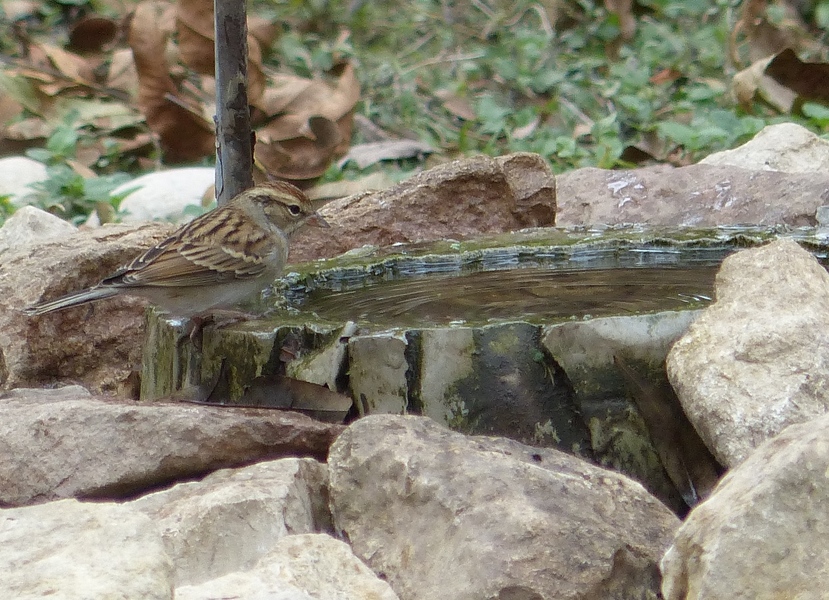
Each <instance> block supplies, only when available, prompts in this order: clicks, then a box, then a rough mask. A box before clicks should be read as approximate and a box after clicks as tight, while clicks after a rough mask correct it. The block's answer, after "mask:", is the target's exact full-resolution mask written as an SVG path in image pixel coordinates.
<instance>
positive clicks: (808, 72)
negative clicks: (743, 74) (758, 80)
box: [765, 48, 829, 104]
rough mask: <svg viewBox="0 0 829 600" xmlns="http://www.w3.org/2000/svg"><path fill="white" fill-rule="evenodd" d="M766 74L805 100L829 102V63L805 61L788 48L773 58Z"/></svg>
mask: <svg viewBox="0 0 829 600" xmlns="http://www.w3.org/2000/svg"><path fill="white" fill-rule="evenodd" d="M765 74H766V75H767V76H768V77H771V78H772V79H773V80H774V81H776V82H777V83H779V84H780V85H782V86H785V87H787V88H788V89H790V90H792V91H793V92H794V93H795V94H797V95H798V96H799V97H800V98H801V99H803V100H815V101H817V102H823V103H824V104H829V87H827V85H826V83H827V82H829V64H827V63H825V62H803V61H801V60H800V59H799V58H798V57H797V54H795V53H794V51H793V50H791V49H790V48H787V49H786V50H783V52H781V53H780V54H778V55H777V56H775V57H774V58H772V60H771V62H770V63H769V64H768V66H767V67H766V70H765Z"/></svg>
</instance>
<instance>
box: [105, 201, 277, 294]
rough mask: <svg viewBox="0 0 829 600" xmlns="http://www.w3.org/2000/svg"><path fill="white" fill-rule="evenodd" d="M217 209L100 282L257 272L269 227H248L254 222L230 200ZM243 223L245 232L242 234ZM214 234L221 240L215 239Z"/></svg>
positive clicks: (173, 281)
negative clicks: (224, 205)
mask: <svg viewBox="0 0 829 600" xmlns="http://www.w3.org/2000/svg"><path fill="white" fill-rule="evenodd" d="M219 211H221V212H220V213H219V214H215V213H216V211H214V212H212V213H207V214H205V215H202V216H201V217H199V218H198V219H195V220H194V221H192V222H190V223H189V224H188V225H187V226H185V227H184V228H183V229H181V230H180V231H179V232H178V234H177V235H175V236H172V237H170V238H167V239H166V240H164V241H163V242H161V243H160V244H158V245H157V246H155V247H154V248H151V249H150V250H148V251H147V252H145V253H144V254H143V255H141V256H139V257H138V258H136V259H135V260H134V261H132V263H130V264H129V265H128V266H127V267H126V268H125V269H124V270H123V271H122V272H120V273H118V274H116V275H114V276H113V277H111V278H109V279H107V280H105V281H104V283H105V284H108V285H123V286H140V285H149V286H169V287H179V286H191V285H211V284H215V283H221V282H225V281H230V280H232V279H249V278H253V277H257V276H259V275H261V274H262V273H263V272H264V271H265V269H266V268H267V267H266V265H265V263H264V259H265V257H266V256H267V253H268V251H269V250H270V247H271V244H270V239H269V233H268V232H266V231H264V230H262V229H260V228H255V229H253V230H251V225H252V223H250V221H248V220H247V218H246V216H245V215H244V213H242V211H241V210H240V209H238V208H237V207H235V206H233V205H228V206H226V207H223V208H222V209H219ZM208 217H209V218H208ZM217 217H220V218H217ZM243 226H244V228H245V232H246V233H245V236H244V238H243V237H242V236H241V235H240V232H241V231H242V230H243ZM218 240H221V242H222V243H221V244H217V243H216V242H217V241H218Z"/></svg>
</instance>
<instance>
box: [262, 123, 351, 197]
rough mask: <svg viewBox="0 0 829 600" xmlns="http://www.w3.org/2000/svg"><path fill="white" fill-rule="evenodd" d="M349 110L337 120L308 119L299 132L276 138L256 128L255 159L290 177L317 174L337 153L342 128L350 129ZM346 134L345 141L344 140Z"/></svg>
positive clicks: (296, 178) (278, 174) (269, 169)
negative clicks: (282, 138) (294, 134)
mask: <svg viewBox="0 0 829 600" xmlns="http://www.w3.org/2000/svg"><path fill="white" fill-rule="evenodd" d="M351 121H352V119H351V113H349V114H348V115H346V116H345V117H343V118H342V119H341V120H340V122H336V123H335V122H334V121H331V120H330V119H327V118H325V117H320V116H313V117H310V118H309V119H307V121H306V127H305V128H304V130H303V131H302V135H297V136H295V137H293V138H289V139H285V140H278V139H274V138H272V137H271V136H270V135H269V130H268V129H267V128H265V129H262V130H259V131H258V132H257V142H256V148H255V151H254V153H255V156H256V160H257V161H258V162H259V163H260V164H261V165H262V166H263V167H264V169H265V171H267V172H268V173H269V174H270V175H272V176H275V177H278V178H280V179H289V180H291V181H303V180H308V179H314V178H316V177H319V176H320V175H322V174H323V173H325V170H326V169H327V168H328V165H329V164H331V161H332V159H333V158H334V157H335V156H337V149H338V147H339V146H340V144H341V142H342V140H343V133H342V132H343V130H347V131H348V132H350V131H351ZM347 139H348V138H346V143H347Z"/></svg>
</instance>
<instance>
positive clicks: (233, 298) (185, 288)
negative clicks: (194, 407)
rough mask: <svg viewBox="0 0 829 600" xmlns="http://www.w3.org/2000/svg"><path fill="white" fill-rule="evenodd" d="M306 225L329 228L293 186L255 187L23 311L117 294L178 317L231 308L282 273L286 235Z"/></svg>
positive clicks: (33, 312) (31, 312) (48, 309)
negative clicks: (85, 282)
mask: <svg viewBox="0 0 829 600" xmlns="http://www.w3.org/2000/svg"><path fill="white" fill-rule="evenodd" d="M305 222H310V223H315V224H317V225H319V226H322V227H327V226H328V224H327V223H326V222H325V221H324V220H323V219H322V217H320V216H319V215H318V214H317V213H315V212H314V210H313V208H312V207H311V202H310V201H309V200H308V198H307V197H306V196H305V194H304V193H302V191H300V190H299V189H298V188H296V187H294V186H293V185H291V184H288V183H284V182H277V183H270V184H265V185H260V186H257V187H254V188H251V189H249V190H246V191H244V192H242V193H241V194H239V195H238V196H236V197H235V198H233V199H232V200H231V201H230V202H228V203H227V204H225V205H224V206H221V207H219V208H217V209H215V210H212V211H210V212H209V213H206V214H204V215H202V216H200V217H198V218H197V219H194V220H193V221H191V222H190V223H188V224H186V225H184V226H183V227H182V228H181V229H179V230H178V231H176V232H175V233H174V234H173V235H171V236H170V237H168V238H167V239H166V240H164V241H163V242H161V243H159V244H158V245H157V246H153V247H152V248H150V249H149V250H147V251H146V252H145V253H144V254H142V255H141V256H138V257H137V258H135V259H134V260H133V261H132V262H130V263H129V264H127V265H125V266H124V267H121V268H120V269H119V270H118V271H117V272H116V273H114V274H113V275H111V276H110V277H107V278H106V279H104V280H103V281H101V282H100V283H99V284H98V285H96V286H93V287H91V288H87V289H85V290H81V291H79V292H75V293H73V294H69V295H68V296H64V297H62V298H58V299H57V300H52V301H49V302H42V303H39V304H35V305H34V306H31V307H29V308H27V309H24V312H25V313H26V314H29V315H42V314H45V313H48V312H52V311H55V310H62V309H64V308H69V307H71V306H77V305H79V304H86V303H88V302H95V301H97V300H102V299H104V298H110V297H112V296H117V295H119V294H128V295H131V296H140V297H142V298H146V299H147V300H149V301H150V302H151V303H152V304H154V305H156V306H158V307H159V308H161V309H163V310H165V311H167V312H169V313H172V314H173V315H175V316H179V317H191V316H193V315H197V314H199V313H202V312H204V311H207V310H209V309H212V308H221V307H228V306H233V305H234V304H236V303H237V302H240V301H241V300H244V299H245V298H248V297H250V296H252V295H253V294H255V293H256V292H259V291H261V290H262V289H263V288H264V287H265V286H266V285H268V284H269V283H271V282H273V280H274V279H276V278H277V277H279V276H280V275H281V274H282V268H283V266H284V265H285V261H286V260H287V258H288V235H289V234H290V233H291V232H293V231H294V230H296V229H297V228H299V227H300V226H301V225H302V224H303V223H305Z"/></svg>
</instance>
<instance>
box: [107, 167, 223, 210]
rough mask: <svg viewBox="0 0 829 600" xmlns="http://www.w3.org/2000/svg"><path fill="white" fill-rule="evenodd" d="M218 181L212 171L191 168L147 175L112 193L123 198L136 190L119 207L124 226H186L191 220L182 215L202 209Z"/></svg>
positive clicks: (206, 168)
mask: <svg viewBox="0 0 829 600" xmlns="http://www.w3.org/2000/svg"><path fill="white" fill-rule="evenodd" d="M215 179H216V173H215V169H213V168H212V167H188V168H181V169H167V170H166V171H158V172H156V173H147V174H146V175H142V176H141V177H138V178H136V179H133V180H132V181H130V182H128V183H125V184H123V185H121V186H119V187H117V188H115V189H114V190H113V191H112V194H113V195H115V194H121V193H123V192H124V191H126V190H129V189H132V188H137V189H136V190H135V191H134V192H132V193H130V194H129V195H128V196H127V197H126V198H124V200H123V201H122V202H121V205H120V206H119V212H123V213H124V214H123V215H122V216H121V221H122V222H124V223H142V222H144V221H157V220H164V221H171V222H173V223H183V222H185V221H189V220H190V219H192V215H191V216H190V217H186V216H185V215H184V214H183V211H184V209H185V208H186V207H187V206H190V205H195V206H201V205H202V197H203V196H204V194H205V192H207V190H208V189H209V188H210V186H211V185H213V183H214V181H215Z"/></svg>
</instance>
